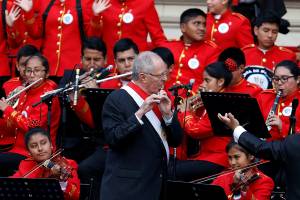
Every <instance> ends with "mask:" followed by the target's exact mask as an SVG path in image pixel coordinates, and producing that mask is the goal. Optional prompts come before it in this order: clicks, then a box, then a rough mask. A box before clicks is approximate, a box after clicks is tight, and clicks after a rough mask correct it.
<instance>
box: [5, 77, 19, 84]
mask: <svg viewBox="0 0 300 200" xmlns="http://www.w3.org/2000/svg"><path fill="white" fill-rule="evenodd" d="M18 81H20V78H19V77H14V78H11V79H9V80H8V81H7V83H12V82H18Z"/></svg>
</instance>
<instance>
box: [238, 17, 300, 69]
mask: <svg viewBox="0 0 300 200" xmlns="http://www.w3.org/2000/svg"><path fill="white" fill-rule="evenodd" d="M279 26H280V17H278V16H277V15H276V13H273V12H266V13H263V14H262V15H261V16H259V17H258V18H257V19H256V21H255V26H254V34H255V36H256V38H257V44H256V45H255V44H249V45H247V46H245V47H244V48H243V51H244V53H245V55H247V57H246V66H248V65H260V66H263V67H266V68H268V69H269V70H271V71H274V67H275V66H276V65H277V64H278V63H279V62H280V61H282V60H291V61H293V62H296V54H295V53H294V52H293V51H291V50H289V49H286V48H284V47H279V46H277V45H275V41H276V39H277V36H278V33H279Z"/></svg>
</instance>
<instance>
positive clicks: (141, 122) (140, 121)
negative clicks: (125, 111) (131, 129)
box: [134, 114, 144, 125]
mask: <svg viewBox="0 0 300 200" xmlns="http://www.w3.org/2000/svg"><path fill="white" fill-rule="evenodd" d="M134 115H135V117H136V119H137V120H138V121H139V123H140V124H141V125H143V124H144V122H143V121H142V120H141V119H140V118H138V116H136V114H134Z"/></svg>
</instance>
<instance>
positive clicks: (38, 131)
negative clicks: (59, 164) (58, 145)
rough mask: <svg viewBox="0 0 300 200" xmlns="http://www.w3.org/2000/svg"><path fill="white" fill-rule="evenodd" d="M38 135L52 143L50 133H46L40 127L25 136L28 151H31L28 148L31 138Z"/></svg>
mask: <svg viewBox="0 0 300 200" xmlns="http://www.w3.org/2000/svg"><path fill="white" fill-rule="evenodd" d="M36 134H41V135H44V136H46V137H47V138H48V139H49V142H50V143H51V138H50V134H49V133H48V131H46V130H45V129H43V128H40V127H37V128H32V129H30V130H29V131H28V132H27V133H26V134H25V136H24V142H25V146H26V148H27V150H28V149H29V148H28V143H29V140H30V139H31V137H32V136H33V135H36Z"/></svg>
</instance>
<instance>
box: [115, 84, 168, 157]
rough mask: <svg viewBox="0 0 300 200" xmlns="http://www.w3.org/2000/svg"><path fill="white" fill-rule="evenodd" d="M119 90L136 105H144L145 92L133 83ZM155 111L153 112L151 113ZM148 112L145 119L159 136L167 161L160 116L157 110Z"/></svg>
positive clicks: (165, 139)
mask: <svg viewBox="0 0 300 200" xmlns="http://www.w3.org/2000/svg"><path fill="white" fill-rule="evenodd" d="M121 89H123V90H125V91H126V92H127V93H128V94H129V95H130V96H131V97H132V98H133V100H134V101H135V102H136V104H137V105H138V106H139V107H141V106H142V104H143V103H144V100H145V99H146V98H147V96H148V95H147V96H146V95H145V92H144V91H142V89H141V88H139V87H138V86H137V85H135V84H134V83H133V82H130V83H128V84H127V85H125V86H123V87H122V88H121ZM153 110H155V111H153ZM153 110H150V111H149V112H147V113H146V114H145V116H146V117H147V119H148V120H149V122H150V123H151V125H152V126H153V128H154V129H155V131H156V132H157V134H158V135H159V137H160V139H161V141H162V143H163V145H164V147H165V150H166V154H167V157H168V160H169V145H168V142H167V137H166V133H165V131H164V130H163V128H162V126H161V122H160V119H161V114H160V112H159V111H157V110H158V108H157V109H155V108H154V109H153Z"/></svg>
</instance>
